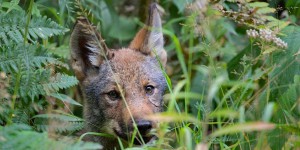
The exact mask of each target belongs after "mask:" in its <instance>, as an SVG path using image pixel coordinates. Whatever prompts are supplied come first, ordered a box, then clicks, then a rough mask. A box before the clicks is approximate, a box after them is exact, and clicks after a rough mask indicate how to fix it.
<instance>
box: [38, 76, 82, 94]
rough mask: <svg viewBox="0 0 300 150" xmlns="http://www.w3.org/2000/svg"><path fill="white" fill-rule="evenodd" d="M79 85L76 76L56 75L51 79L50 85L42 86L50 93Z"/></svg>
mask: <svg viewBox="0 0 300 150" xmlns="http://www.w3.org/2000/svg"><path fill="white" fill-rule="evenodd" d="M76 84H78V80H77V79H76V78H75V77H74V76H68V75H65V74H60V73H58V74H56V75H55V76H53V77H51V79H50V82H49V83H44V84H42V86H43V88H44V90H45V91H46V92H48V93H51V92H53V91H58V90H59V89H65V88H69V87H71V86H74V85H76Z"/></svg>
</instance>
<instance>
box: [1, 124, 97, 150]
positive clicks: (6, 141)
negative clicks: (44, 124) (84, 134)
mask: <svg viewBox="0 0 300 150" xmlns="http://www.w3.org/2000/svg"><path fill="white" fill-rule="evenodd" d="M0 131H1V133H3V134H1V139H0V145H1V146H0V148H1V149H13V150H25V149H26V150H27V149H28V150H29V149H41V148H42V149H49V150H50V149H78V150H79V149H99V148H101V146H100V145H99V144H94V143H84V142H72V141H71V139H61V140H54V139H50V138H48V134H47V133H46V132H44V133H39V132H35V131H33V130H32V129H31V128H30V126H27V125H24V124H14V125H12V126H7V127H1V126H0Z"/></svg>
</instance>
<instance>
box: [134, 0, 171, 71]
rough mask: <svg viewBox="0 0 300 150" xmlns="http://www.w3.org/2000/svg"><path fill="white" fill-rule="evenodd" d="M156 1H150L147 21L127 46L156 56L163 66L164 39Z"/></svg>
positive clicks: (164, 56) (164, 55) (165, 56)
mask: <svg viewBox="0 0 300 150" xmlns="http://www.w3.org/2000/svg"><path fill="white" fill-rule="evenodd" d="M157 7H158V6H157V4H156V3H152V4H151V6H150V10H149V17H148V22H147V24H146V26H145V27H143V28H142V29H141V30H140V31H139V32H138V33H137V35H136V36H135V38H134V39H133V41H132V42H131V43H130V46H129V48H131V49H135V50H138V51H140V52H142V53H144V54H146V55H151V56H154V57H155V56H156V55H157V56H158V57H159V58H160V61H161V63H162V64H163V66H165V65H166V62H167V53H166V51H165V50H164V39H163V34H162V26H161V19H160V14H159V11H158V8H157Z"/></svg>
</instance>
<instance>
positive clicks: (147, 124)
mask: <svg viewBox="0 0 300 150" xmlns="http://www.w3.org/2000/svg"><path fill="white" fill-rule="evenodd" d="M136 125H137V128H138V130H139V132H140V133H141V135H142V136H145V135H147V134H148V132H149V131H150V130H151V129H152V122H151V121H148V120H138V121H136Z"/></svg>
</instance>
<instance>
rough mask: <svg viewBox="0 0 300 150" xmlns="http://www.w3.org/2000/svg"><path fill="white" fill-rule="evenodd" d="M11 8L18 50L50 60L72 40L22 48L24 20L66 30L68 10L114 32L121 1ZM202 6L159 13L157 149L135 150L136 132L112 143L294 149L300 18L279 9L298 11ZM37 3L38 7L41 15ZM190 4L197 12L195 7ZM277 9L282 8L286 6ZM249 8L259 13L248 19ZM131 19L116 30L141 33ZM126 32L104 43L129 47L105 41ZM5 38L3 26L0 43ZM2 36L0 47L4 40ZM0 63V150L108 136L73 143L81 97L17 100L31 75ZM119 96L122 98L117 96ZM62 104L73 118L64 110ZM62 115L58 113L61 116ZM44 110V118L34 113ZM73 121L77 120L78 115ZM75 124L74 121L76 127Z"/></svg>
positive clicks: (7, 7) (299, 141) (58, 94)
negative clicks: (267, 34)
mask: <svg viewBox="0 0 300 150" xmlns="http://www.w3.org/2000/svg"><path fill="white" fill-rule="evenodd" d="M16 2H17V1H11V2H6V1H4V3H3V4H4V5H3V6H2V7H1V13H2V12H3V13H7V14H9V12H11V11H13V10H14V9H16V10H18V9H20V8H21V9H24V10H27V13H28V14H27V19H26V22H25V23H26V28H25V32H24V35H23V39H24V43H25V44H36V45H42V46H44V47H45V48H49V49H47V51H49V52H51V49H54V50H55V52H54V54H58V53H59V50H60V49H65V48H66V47H68V40H69V34H67V35H60V36H58V37H49V38H47V39H38V40H36V41H33V42H32V41H30V42H29V39H28V38H29V36H27V35H28V34H29V33H28V32H29V31H28V28H29V27H28V26H29V25H30V21H32V20H31V19H30V18H31V16H34V15H37V14H39V13H41V14H43V15H45V16H49V17H50V16H51V17H52V18H56V21H57V22H59V23H60V25H62V26H63V27H65V28H69V29H70V30H71V29H72V27H71V24H72V23H73V22H74V20H75V16H76V14H75V12H76V13H79V14H81V15H85V16H87V18H90V20H92V21H93V22H94V23H98V24H100V28H101V27H103V26H105V27H109V26H111V25H110V24H105V23H106V22H105V19H109V18H110V19H115V20H114V21H116V20H117V21H120V20H121V19H119V18H118V11H120V10H116V9H114V8H113V7H112V6H114V4H116V3H118V2H115V1H111V2H109V1H99V3H101V4H102V5H101V6H103V7H104V8H101V9H100V7H95V6H94V4H95V3H98V1H97V2H96V1H91V0H85V1H76V2H74V3H73V2H71V1H67V0H65V1H62V4H64V6H58V5H56V4H52V3H51V2H42V1H33V0H31V1H29V2H24V3H23V2H22V3H20V2H17V3H18V5H15V3H16ZM199 3H201V1H196V2H194V5H187V3H183V4H182V6H181V5H178V3H176V4H175V3H172V2H168V3H167V2H165V1H162V2H161V3H160V4H161V6H162V8H164V10H165V16H164V21H165V22H164V26H163V27H164V29H163V34H164V36H165V41H166V44H165V49H166V50H167V52H168V63H167V69H166V70H163V69H162V71H163V73H164V76H165V79H166V81H167V85H168V91H167V92H166V94H165V96H164V102H165V111H164V112H163V113H160V114H155V115H152V116H149V119H151V120H155V121H158V122H159V126H158V127H157V128H156V129H155V130H153V134H154V135H156V136H157V137H158V139H157V140H156V141H155V143H152V144H144V145H142V146H141V147H136V146H135V145H134V144H133V139H134V138H136V137H137V138H138V137H141V135H140V133H139V132H138V131H137V130H136V131H135V134H134V136H133V137H132V138H131V139H129V141H128V143H127V144H128V145H127V146H126V145H123V143H124V141H122V140H121V139H118V142H119V144H120V147H121V149H126V148H127V149H298V148H299V147H300V138H299V135H300V134H299V133H300V132H299V131H300V129H299V119H298V118H299V115H300V114H299V108H300V107H299V103H300V101H299V100H300V99H299V97H300V76H299V74H300V68H299V66H300V65H299V47H300V43H299V42H298V41H299V38H300V27H299V17H298V15H297V14H298V12H299V11H296V10H298V9H299V8H298V5H297V4H294V5H291V1H289V0H288V1H282V3H285V4H286V5H288V6H291V7H294V8H297V9H295V11H288V16H287V18H276V17H273V16H279V15H280V14H278V13H279V12H276V11H275V10H276V9H274V8H275V7H274V5H276V4H277V3H276V2H273V1H270V2H268V3H266V2H247V3H246V2H245V3H242V4H243V5H238V4H237V3H236V2H228V1H225V2H215V3H206V4H204V5H197V4H199ZM41 4H44V6H43V7H42V6H41ZM104 4H105V5H104ZM196 5H197V6H199V8H196V9H195V8H194V7H193V6H196ZM19 7H20V8H19ZM180 7H185V10H186V13H183V12H178V10H182V9H183V8H180ZM200 7H201V8H200ZM282 9H283V10H287V8H282ZM54 10H59V12H60V14H56V13H53V12H55V11H54ZM104 10H105V11H104ZM250 10H256V11H252V13H251V14H249V12H251V11H250ZM95 14H97V15H95ZM98 14H100V15H98ZM247 15H248V16H247ZM94 16H97V17H94ZM98 17H102V18H101V19H99V18H98ZM122 17H124V16H122ZM126 17H128V16H126ZM131 17H132V16H129V17H128V19H132V18H131ZM7 18H9V17H7ZM92 18H93V19H92ZM63 20H66V22H64V21H63ZM132 20H135V21H134V22H130V23H128V22H125V21H124V22H122V21H121V22H119V23H120V24H122V26H126V25H132V26H135V27H138V26H139V25H141V23H140V21H137V20H138V19H132ZM262 20H263V21H264V22H263V23H261V24H259V23H255V22H260V21H262ZM0 27H1V26H0ZM133 29H134V30H136V29H135V28H126V29H116V28H113V27H112V28H108V29H107V30H103V35H106V36H107V37H105V38H107V42H108V44H110V45H113V46H116V47H117V46H120V45H121V46H123V45H126V44H128V41H126V40H124V41H122V40H120V39H126V38H127V37H128V36H130V35H124V37H120V38H119V39H114V38H110V37H109V36H108V35H109V34H110V33H118V32H120V33H121V31H120V30H130V31H131V30H133ZM249 29H253V30H257V31H259V29H270V30H271V31H273V32H274V33H273V34H275V36H276V37H278V38H280V39H281V40H283V41H284V42H286V43H287V45H288V47H287V48H281V47H278V46H276V41H273V40H271V41H267V40H266V39H263V38H261V37H256V38H251V37H249V36H247V33H246V31H247V30H249ZM6 32H7V31H5V30H4V29H3V31H2V29H1V28H0V33H1V34H0V36H2V33H3V34H5V33H6ZM122 33H123V32H122ZM120 36H122V35H120ZM1 38H2V37H1ZM1 38H0V42H2V41H1ZM31 42H32V43H31ZM40 42H41V43H40ZM2 43H3V42H2ZM116 43H117V44H116ZM0 44H1V43H0ZM5 44H6V43H3V45H5ZM51 44H53V45H55V46H54V48H53V45H52V47H51V46H49V45H51ZM114 44H116V45H114ZM50 47H51V48H50ZM0 50H1V51H0V54H1V56H2V55H3V56H4V55H5V56H6V53H7V50H8V48H7V49H5V48H2V49H0ZM28 53H30V52H29V51H28ZM62 53H63V51H62ZM1 56H0V58H2V57H1ZM54 56H55V58H56V59H59V60H61V61H63V62H68V59H67V58H65V57H64V56H66V54H62V55H54ZM4 65H5V64H4V62H1V60H0V71H1V72H5V77H4V78H2V77H1V78H0V84H2V83H3V85H9V86H0V90H1V91H0V97H1V102H2V103H3V104H2V105H1V106H0V112H1V114H2V115H0V117H1V118H0V119H1V120H0V121H1V122H0V124H1V125H2V126H1V128H0V129H1V131H3V132H0V145H3V146H2V147H0V149H1V148H7V147H14V146H15V145H17V143H15V141H20V143H22V142H23V143H26V138H28V137H29V136H36V137H39V138H40V139H41V140H43V142H44V143H48V144H49V145H51V144H52V145H56V146H57V148H62V147H64V146H66V145H68V142H70V141H73V142H74V141H75V142H76V141H77V142H78V143H79V144H78V145H75V146H74V147H70V148H71V149H76V148H78V147H80V146H81V147H80V148H82V149H85V148H91V149H95V148H99V145H97V144H96V145H93V144H91V143H85V144H82V143H81V144H80V142H82V138H83V137H84V136H86V135H91V134H92V135H99V136H106V137H110V136H111V135H107V134H104V133H93V132H86V133H82V134H80V135H79V136H75V135H74V133H75V132H77V130H78V126H79V125H82V124H81V123H82V120H80V121H79V120H76V116H75V115H74V114H76V115H77V114H80V112H79V113H78V109H77V108H79V111H81V109H82V108H81V107H82V106H81V104H80V103H81V102H80V99H81V98H80V96H78V95H80V94H79V93H78V90H77V89H76V88H69V89H65V88H57V89H58V90H57V91H54V93H42V94H39V95H38V96H36V97H34V98H31V103H30V102H28V101H26V100H25V99H26V97H21V94H20V93H22V91H20V90H21V89H20V87H21V85H22V84H23V83H22V81H24V80H23V78H24V76H25V77H26V75H29V73H28V72H26V73H25V75H24V73H23V72H18V73H15V72H10V71H8V70H6V69H5V67H3V66H4ZM41 66H42V68H43V69H45V70H51V73H56V72H59V73H65V74H72V72H70V71H69V70H68V69H66V68H62V67H58V66H56V65H54V64H51V63H44V64H43V65H41ZM17 67H18V68H20V66H17ZM36 68H39V67H36ZM36 68H35V69H36ZM49 74H50V73H49ZM51 75H52V76H53V74H50V76H51ZM28 82H29V80H28ZM49 82H50V81H49ZM74 83H75V82H74ZM36 84H37V83H36ZM66 87H69V86H66ZM2 91H3V92H2ZM50 91H51V92H53V91H52V90H50ZM7 93H8V94H7ZM7 95H9V96H8V97H7ZM74 95H77V96H74ZM68 96H69V97H68ZM71 97H72V98H71ZM122 97H123V99H124V96H123V95H122ZM53 100H54V101H56V102H53ZM74 100H77V102H76V101H74ZM125 102H126V101H125ZM69 105H71V108H72V110H70V109H69ZM6 106H8V107H6ZM65 108H68V109H65ZM62 109H63V110H64V111H65V112H63V111H61V110H62ZM129 111H130V110H129ZM42 112H43V113H45V115H41V114H40V113H42ZM62 112H63V113H62ZM52 114H55V115H52ZM41 116H42V117H41ZM77 116H80V117H81V115H77ZM39 117H40V118H39ZM41 118H42V119H43V118H44V119H46V121H43V120H42V123H41V122H39V120H38V119H41ZM53 120H54V122H55V120H56V121H57V120H60V121H62V122H63V121H65V122H68V123H70V125H73V127H74V128H71V127H70V128H67V127H65V128H63V127H59V126H58V127H56V126H55V125H56V124H55V123H54V124H53V123H52V124H51V123H49V122H51V121H53ZM40 121H41V120H40ZM76 121H77V122H76ZM133 121H134V120H133ZM40 123H41V124H40ZM76 123H78V125H77V127H76ZM20 124H21V125H20ZM22 124H25V125H26V126H23V125H22ZM56 128H58V129H56ZM135 128H136V126H135ZM52 129H54V130H52ZM136 129H137V128H136ZM24 131H25V132H24ZM38 132H42V133H41V134H40V133H38ZM44 133H47V135H46V134H44ZM48 134H49V137H48ZM53 135H55V136H54V137H56V140H53V139H55V138H53V137H52V136H53ZM9 139H11V140H9ZM14 139H15V140H14ZM57 139H59V140H60V139H69V140H66V141H68V142H65V143H64V142H58V141H57ZM74 139H75V140H74ZM27 144H28V143H27ZM27 144H24V145H25V146H24V147H22V146H23V144H20V145H19V147H18V148H19V149H26V148H27V149H28V148H29V147H28V145H27ZM34 144H35V145H31V147H30V148H34V147H35V146H36V147H39V146H41V145H42V144H43V143H38V142H35V143H34ZM64 144H66V145H64ZM18 148H16V149H18Z"/></svg>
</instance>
